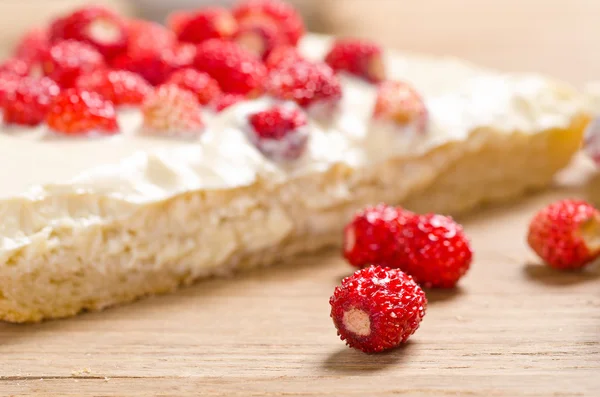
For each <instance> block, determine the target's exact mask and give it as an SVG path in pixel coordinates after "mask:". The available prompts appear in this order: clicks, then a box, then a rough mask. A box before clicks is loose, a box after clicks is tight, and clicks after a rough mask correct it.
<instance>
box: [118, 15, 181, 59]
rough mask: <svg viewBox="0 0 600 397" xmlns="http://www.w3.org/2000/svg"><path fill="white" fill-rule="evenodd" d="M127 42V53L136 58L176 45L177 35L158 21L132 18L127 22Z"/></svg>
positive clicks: (157, 52)
mask: <svg viewBox="0 0 600 397" xmlns="http://www.w3.org/2000/svg"><path fill="white" fill-rule="evenodd" d="M127 34H128V37H129V40H128V41H129V43H128V48H127V55H128V56H129V57H130V58H138V57H139V56H140V55H146V54H148V53H153V54H160V53H161V52H163V51H170V50H173V49H174V48H175V47H177V37H176V36H175V33H173V32H172V31H170V30H169V29H167V28H165V27H164V26H162V25H159V24H158V23H154V22H149V21H144V20H139V19H133V20H130V21H128V22H127Z"/></svg>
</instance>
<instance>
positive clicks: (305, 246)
mask: <svg viewBox="0 0 600 397" xmlns="http://www.w3.org/2000/svg"><path fill="white" fill-rule="evenodd" d="M301 48H302V51H303V52H304V53H305V54H306V56H307V57H310V58H322V56H323V54H324V52H325V51H326V49H327V48H328V39H326V38H323V37H318V36H307V37H306V38H305V39H304V41H303V42H302V45H301ZM386 62H387V69H388V71H389V73H390V74H391V76H392V77H393V78H396V79H401V80H405V81H408V82H410V83H411V84H413V85H414V86H415V87H416V89H417V90H418V91H419V92H420V93H421V94H422V95H423V97H424V100H425V103H426V105H427V108H428V111H429V126H428V129H427V131H426V133H425V134H414V133H411V131H399V130H397V129H394V128H390V127H389V126H385V125H382V124H381V123H376V122H372V119H371V116H372V112H373V106H374V102H375V97H376V90H375V88H374V87H373V86H371V85H369V84H367V83H365V82H362V81H361V80H359V79H357V78H354V77H350V76H342V77H341V78H342V85H343V99H342V104H341V107H340V110H339V112H338V113H337V114H336V115H334V116H333V118H332V120H331V121H329V122H324V121H322V120H314V119H311V120H310V122H309V128H310V138H309V143H308V149H307V151H306V153H304V155H303V156H302V157H300V158H299V159H298V160H296V161H293V162H286V163H280V162H276V161H271V160H269V159H268V158H266V157H265V156H263V155H262V154H261V153H260V152H259V151H258V150H256V149H255V148H254V146H253V145H252V144H251V143H250V142H249V141H248V139H247V137H246V135H245V134H244V133H243V130H244V128H245V123H246V116H247V115H248V114H250V113H252V112H255V111H257V110H260V109H264V108H265V107H267V106H269V104H270V103H271V102H272V100H271V99H269V98H261V99H257V100H254V101H248V102H244V103H241V104H238V105H235V106H233V107H231V108H229V109H227V110H226V111H224V112H222V113H219V114H217V115H215V114H210V113H207V114H206V115H205V116H206V118H207V120H208V123H207V128H206V130H205V131H204V133H202V134H201V135H200V136H199V137H198V138H197V139H193V140H183V139H180V138H175V137H156V136H149V135H146V134H144V133H143V131H141V130H140V125H141V118H140V115H139V114H138V113H137V112H136V111H127V112H125V113H123V114H122V115H121V116H120V125H121V127H122V134H119V135H118V136H113V137H108V138H106V137H98V138H89V137H88V138H78V139H65V138H62V139H61V138H56V137H53V136H52V135H49V134H47V133H46V131H44V130H43V129H37V130H23V131H19V130H5V131H3V132H2V133H0V158H2V159H3V162H4V164H8V165H10V169H5V171H4V172H3V173H1V174H0V217H1V219H2V222H1V224H0V318H1V319H4V320H7V321H14V322H26V321H39V320H42V319H45V318H57V317H65V316H70V315H74V314H76V313H78V312H79V311H81V310H84V309H88V310H98V309H102V308H105V307H107V306H110V305H114V304H117V303H123V302H128V301H131V300H133V299H136V298H139V297H141V296H144V295H147V294H157V293H164V292H167V291H171V290H173V289H175V288H177V287H178V286H180V285H182V284H189V283H191V282H193V281H195V280H197V279H198V278H200V277H205V276H209V275H214V274H222V273H228V272H230V271H232V270H234V269H239V268H246V267H254V266H260V265H268V264H271V263H273V262H275V261H279V260H284V259H286V258H289V257H291V256H294V255H297V254H300V253H305V252H310V251H315V250H318V249H321V248H323V247H326V246H330V245H333V244H337V243H339V242H340V240H341V236H340V231H341V229H342V228H343V226H344V223H345V222H346V221H347V220H348V219H349V217H350V216H351V214H352V213H353V212H354V211H355V210H357V209H358V208H360V207H362V206H364V205H366V204H372V203H376V202H380V201H385V202H389V203H398V204H403V205H405V206H407V207H408V208H410V209H413V210H415V211H436V212H442V213H451V214H456V213H461V212H464V211H468V210H471V209H473V208H475V207H476V206H478V205H480V204H483V203H488V202H496V201H500V200H506V199H510V198H515V197H518V196H520V195H521V194H523V192H525V191H526V190H529V189H537V188H541V187H543V186H545V185H547V184H548V183H549V182H550V181H551V180H552V177H553V175H554V174H555V172H556V171H557V170H559V169H561V168H562V167H564V166H565V165H566V164H567V163H568V162H569V160H570V159H571V157H572V156H573V154H574V153H575V152H576V151H577V150H578V148H579V146H580V142H581V136H582V133H583V130H584V128H585V125H586V123H587V121H588V117H587V114H586V109H585V105H584V101H583V98H582V97H581V96H580V95H579V94H578V93H577V92H575V91H574V90H572V89H571V88H570V87H568V86H565V85H562V84H560V83H557V82H553V81H551V80H548V79H546V78H543V77H540V76H535V75H523V76H516V75H506V74H500V73H497V72H494V71H490V70H486V69H482V68H478V67H475V66H472V65H469V64H466V63H463V62H461V61H459V60H455V59H435V58H427V57H419V56H413V55H407V54H394V55H390V56H389V58H388V59H387V60H386Z"/></svg>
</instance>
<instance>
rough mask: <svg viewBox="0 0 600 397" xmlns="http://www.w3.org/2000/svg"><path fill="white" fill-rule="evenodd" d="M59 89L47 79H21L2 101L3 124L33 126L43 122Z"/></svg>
mask: <svg viewBox="0 0 600 397" xmlns="http://www.w3.org/2000/svg"><path fill="white" fill-rule="evenodd" d="M59 92H60V88H59V87H58V85H56V83H55V82H54V81H52V80H50V79H49V78H47V77H44V78H41V79H35V78H32V77H23V78H21V80H20V81H19V82H18V84H17V86H16V88H15V90H14V91H13V92H10V93H8V95H7V97H6V100H5V101H4V122H5V123H7V124H20V125H28V126H35V125H38V124H40V123H41V122H42V121H44V118H45V117H46V113H47V112H48V108H49V106H50V102H51V101H52V98H53V97H55V96H56V95H58V94H59Z"/></svg>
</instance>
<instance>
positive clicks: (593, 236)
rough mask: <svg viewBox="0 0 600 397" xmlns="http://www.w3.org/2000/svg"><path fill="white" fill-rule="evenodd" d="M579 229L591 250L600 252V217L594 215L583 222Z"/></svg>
mask: <svg viewBox="0 0 600 397" xmlns="http://www.w3.org/2000/svg"><path fill="white" fill-rule="evenodd" d="M579 231H580V233H581V238H583V241H584V242H585V245H586V247H587V248H588V249H589V250H590V252H592V253H596V252H600V219H598V217H594V218H591V219H589V220H587V221H585V222H583V223H582V224H581V226H580V228H579Z"/></svg>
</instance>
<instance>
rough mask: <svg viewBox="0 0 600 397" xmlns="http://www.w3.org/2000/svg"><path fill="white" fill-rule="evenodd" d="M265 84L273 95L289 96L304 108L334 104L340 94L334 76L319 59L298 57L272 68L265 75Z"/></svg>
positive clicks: (336, 79) (338, 85)
mask: <svg viewBox="0 0 600 397" xmlns="http://www.w3.org/2000/svg"><path fill="white" fill-rule="evenodd" d="M267 87H268V91H269V93H270V94H271V95H273V96H274V97H276V98H279V99H283V100H292V101H294V102H296V103H297V104H298V105H300V106H301V107H304V108H308V107H311V106H313V105H317V104H330V105H332V106H335V104H337V103H338V102H339V101H340V99H341V97H342V87H341V84H340V82H339V80H338V78H337V76H336V75H335V73H334V71H333V70H332V69H331V68H330V67H329V66H327V65H326V64H323V63H320V64H314V63H310V62H307V61H300V62H296V63H291V64H286V65H284V66H282V67H279V68H276V69H275V70H273V71H271V73H270V75H269V81H268V85H267Z"/></svg>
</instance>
